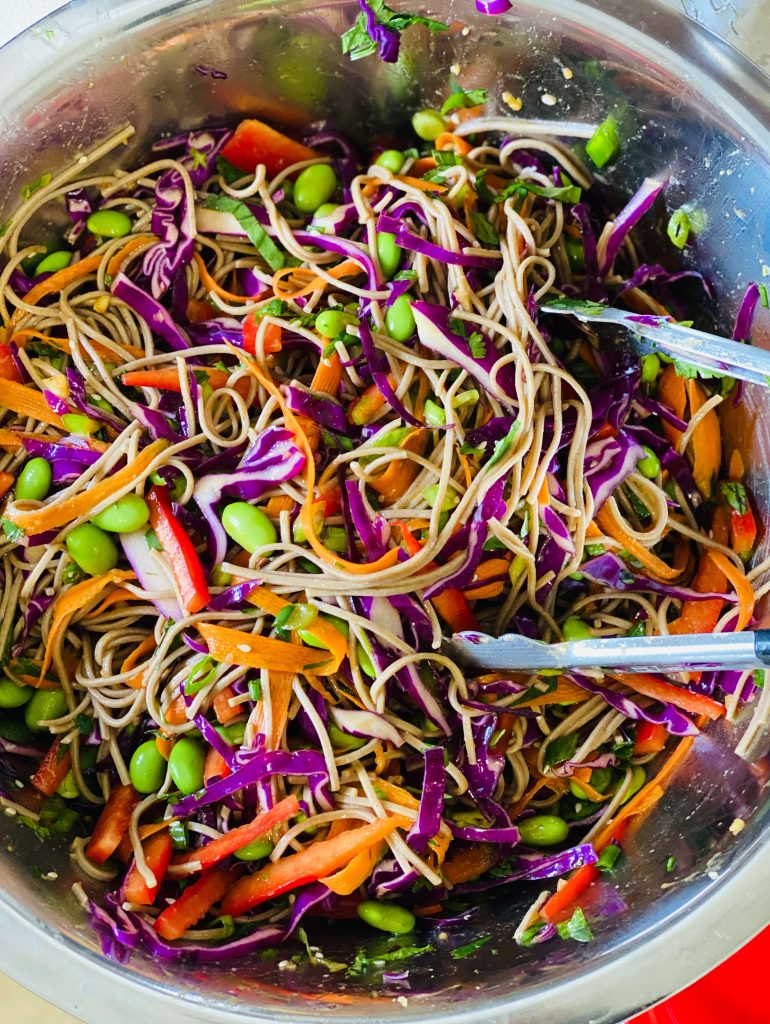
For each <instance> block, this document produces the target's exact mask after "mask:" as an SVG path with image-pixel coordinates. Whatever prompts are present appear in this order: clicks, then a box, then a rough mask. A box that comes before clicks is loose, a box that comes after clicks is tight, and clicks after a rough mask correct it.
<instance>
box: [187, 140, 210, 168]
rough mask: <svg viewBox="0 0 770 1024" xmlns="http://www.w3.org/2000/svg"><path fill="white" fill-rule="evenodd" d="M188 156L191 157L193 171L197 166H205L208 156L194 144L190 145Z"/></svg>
mask: <svg viewBox="0 0 770 1024" xmlns="http://www.w3.org/2000/svg"><path fill="white" fill-rule="evenodd" d="M190 156H191V157H192V170H193V171H195V170H197V169H198V168H199V167H205V166H206V164H207V163H208V158H207V157H206V154H205V153H202V152H201V151H200V150H199V149H196V148H195V146H190Z"/></svg>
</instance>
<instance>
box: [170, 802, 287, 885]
mask: <svg viewBox="0 0 770 1024" xmlns="http://www.w3.org/2000/svg"><path fill="white" fill-rule="evenodd" d="M298 811H299V802H298V801H297V798H296V796H287V797H286V799H285V800H281V802H280V803H278V804H276V805H275V807H273V808H271V809H270V810H269V811H265V813H264V814H260V815H259V816H258V817H257V818H255V819H254V820H253V821H250V822H248V823H247V824H246V825H240V826H239V827H238V828H234V829H231V830H230V831H229V832H226V833H225V835H223V836H222V837H221V838H220V839H213V840H212V841H211V842H210V843H207V844H206V845H205V846H201V847H200V848H199V849H197V850H190V852H189V853H185V854H183V855H182V856H181V857H178V858H177V860H176V863H177V864H195V863H198V864H200V865H201V867H202V868H203V869H206V868H210V867H213V866H214V865H215V864H218V863H219V862H220V861H221V860H224V859H225V857H230V856H231V855H232V854H233V853H235V852H236V851H237V850H240V849H241V848H242V847H244V846H248V844H249V843H253V842H254V840H255V839H260V838H261V837H262V836H264V835H267V833H268V832H270V831H271V830H272V829H274V828H275V826H276V825H280V824H281V822H283V821H287V820H288V819H289V818H290V817H291V816H292V815H293V814H297V813H298Z"/></svg>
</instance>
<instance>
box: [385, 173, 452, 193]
mask: <svg viewBox="0 0 770 1024" xmlns="http://www.w3.org/2000/svg"><path fill="white" fill-rule="evenodd" d="M393 180H394V181H400V182H401V183H402V184H404V185H410V186H411V187H412V188H416V189H417V191H418V192H446V185H439V184H438V182H436V181H425V180H424V179H423V178H412V177H410V176H409V175H408V174H394V175H393Z"/></svg>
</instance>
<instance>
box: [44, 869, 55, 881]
mask: <svg viewBox="0 0 770 1024" xmlns="http://www.w3.org/2000/svg"><path fill="white" fill-rule="evenodd" d="M58 877H59V875H58V874H57V872H56V871H49V872H48V874H47V875H43V878H45V879H47V880H48V881H49V882H55V881H56V879H57V878H58Z"/></svg>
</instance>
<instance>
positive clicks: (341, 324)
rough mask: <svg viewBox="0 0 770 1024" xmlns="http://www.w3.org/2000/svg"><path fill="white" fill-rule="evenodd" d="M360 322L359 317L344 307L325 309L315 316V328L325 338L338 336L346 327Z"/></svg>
mask: <svg viewBox="0 0 770 1024" xmlns="http://www.w3.org/2000/svg"><path fill="white" fill-rule="evenodd" d="M357 323H358V317H357V316H354V315H353V314H352V313H346V312H345V311H344V310H342V309H324V310H323V311H322V312H321V313H319V314H318V316H317V317H316V318H315V328H316V330H317V331H318V333H319V334H322V335H323V336H324V338H338V337H339V336H340V334H344V333H345V328H346V327H348V326H353V325H354V324H357Z"/></svg>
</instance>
